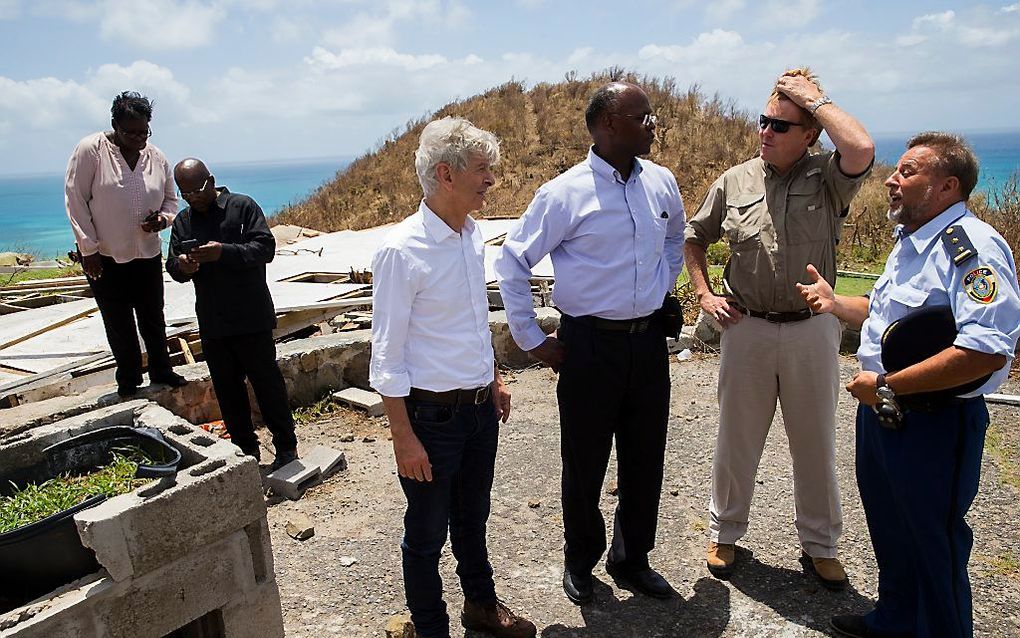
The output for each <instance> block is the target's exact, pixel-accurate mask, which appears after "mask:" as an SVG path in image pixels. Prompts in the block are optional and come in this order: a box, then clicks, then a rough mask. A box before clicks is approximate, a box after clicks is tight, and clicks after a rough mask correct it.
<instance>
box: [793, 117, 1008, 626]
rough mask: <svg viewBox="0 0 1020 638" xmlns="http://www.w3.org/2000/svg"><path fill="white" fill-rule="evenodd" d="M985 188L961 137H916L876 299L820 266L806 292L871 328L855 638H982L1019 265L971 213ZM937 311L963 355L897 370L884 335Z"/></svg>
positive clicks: (952, 350)
mask: <svg viewBox="0 0 1020 638" xmlns="http://www.w3.org/2000/svg"><path fill="white" fill-rule="evenodd" d="M977 177H978V164H977V159H976V158H975V156H974V153H973V152H972V151H971V149H970V148H969V147H968V146H967V144H966V142H964V141H963V139H962V138H959V137H957V136H954V135H950V134H946V133H922V134H920V135H917V136H915V137H914V138H912V139H911V140H910V141H909V142H907V152H906V153H904V155H903V156H902V157H901V158H900V161H899V164H898V165H897V167H896V171H895V172H894V173H893V174H892V175H891V176H890V177H889V179H888V180H886V186H887V187H888V188H889V217H890V219H891V220H892V221H894V222H897V223H898V224H899V226H897V228H896V234H897V242H896V246H895V248H893V251H892V253H891V254H890V255H889V259H888V261H887V262H886V267H885V272H884V273H883V274H882V276H881V277H880V278H879V280H878V281H877V282H876V284H875V288H874V290H873V291H872V293H871V295H870V299H869V298H868V297H846V296H843V295H835V294H833V292H832V288H831V287H830V286H829V284H828V283H827V282H826V281H825V280H824V279H821V278H820V277H819V275H818V272H817V270H815V269H814V267H813V266H809V267H808V272H809V274H810V275H811V277H812V279H814V281H815V283H813V284H810V285H799V286H798V288H799V289H800V291H801V294H802V295H803V296H804V298H805V300H806V301H807V302H808V304H809V305H810V306H811V308H812V310H813V311H815V312H831V313H834V314H835V315H836V316H838V317H840V318H842V319H845V320H846V321H847V322H848V323H850V324H852V325H857V326H861V346H860V349H859V350H858V352H857V356H858V358H859V359H860V361H861V368H862V371H861V372H860V373H859V374H857V376H856V377H854V379H853V380H852V381H851V382H850V384H849V385H848V386H847V390H849V391H850V392H851V393H852V394H853V396H854V397H855V398H857V399H858V400H859V401H860V405H859V407H858V410H857V484H858V487H859V488H860V493H861V501H862V503H863V505H864V511H865V514H866V515H867V519H868V530H869V532H870V533H871V541H872V544H873V545H874V548H875V557H876V559H877V561H878V567H879V586H878V592H879V598H878V602H877V603H876V605H875V609H874V610H873V611H872V612H870V613H869V614H867V615H866V616H856V615H849V616H837V617H835V618H833V619H832V626H833V628H834V629H835V630H836V631H837V632H838V633H839V634H840V635H843V636H855V637H871V636H952V637H957V636H971V635H973V631H974V630H973V621H972V617H971V615H972V614H971V593H970V582H969V580H968V578H967V561H968V558H969V556H970V550H971V546H972V544H973V535H972V533H971V530H970V528H969V527H968V526H967V523H966V521H965V519H964V517H965V515H966V513H967V509H968V508H969V507H970V504H971V502H972V501H973V500H974V496H975V495H976V493H977V489H978V480H979V477H980V471H981V455H982V449H983V444H984V437H985V430H986V428H987V427H988V420H989V417H988V410H987V409H986V408H985V402H984V398H983V396H982V395H983V394H985V393H987V392H993V391H994V390H995V389H996V388H998V387H999V385H1000V384H1001V383H1002V382H1003V381H1004V380H1005V378H1006V376H1007V374H1008V372H1009V368H1010V363H1011V362H1012V361H1013V358H1014V352H1015V349H1016V344H1017V338H1018V337H1020V322H1018V321H1017V317H1020V291H1018V286H1017V276H1016V264H1015V262H1014V260H1013V255H1012V253H1011V252H1010V249H1009V246H1008V245H1007V244H1006V242H1005V240H1004V239H1003V238H1002V236H1000V235H999V234H998V233H997V232H996V231H995V230H994V229H993V228H992V227H991V226H989V225H988V224H986V223H985V222H983V221H981V220H979V219H978V218H977V217H975V216H974V214H973V213H971V212H970V211H968V210H967V208H966V205H965V204H966V201H967V198H968V196H969V195H970V193H971V191H972V190H973V188H974V186H975V184H976V183H977ZM937 306H942V307H948V308H949V309H950V310H951V311H952V316H953V319H954V322H955V326H956V336H955V338H954V341H953V343H952V345H950V346H949V347H946V348H945V349H942V350H941V351H939V352H937V353H936V354H934V355H933V356H930V357H928V358H924V359H922V360H920V361H919V362H918V363H915V364H913V365H909V366H907V367H904V368H902V369H896V370H887V369H886V367H885V365H884V364H883V356H884V357H885V360H887V361H888V360H889V354H890V349H891V347H892V342H893V338H892V336H890V335H891V334H894V333H893V332H892V331H890V332H889V333H888V334H887V331H886V329H887V328H888V327H889V326H890V325H891V324H893V323H894V322H897V321H899V320H901V319H902V320H903V322H904V324H906V323H907V322H908V321H911V319H912V316H911V313H913V312H914V311H916V310H917V309H918V308H926V309H931V308H933V307H937ZM929 311H930V310H929ZM913 316H914V317H916V314H914V315H913ZM904 330H905V331H909V330H910V329H909V328H907V327H904ZM933 336H934V335H930V334H926V335H924V338H925V339H931V338H932V337H933ZM883 351H885V352H884V355H883ZM982 378H987V380H986V381H984V382H983V383H982V382H981V381H980V380H981V379H982ZM975 383H976V384H979V385H977V387H974V385H975ZM967 387H969V388H971V389H969V390H968V389H965V388H967Z"/></svg>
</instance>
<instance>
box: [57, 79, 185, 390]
mask: <svg viewBox="0 0 1020 638" xmlns="http://www.w3.org/2000/svg"><path fill="white" fill-rule="evenodd" d="M111 112H112V114H113V119H112V123H113V130H112V131H105V132H102V133H94V134H92V135H89V136H88V137H86V138H85V139H83V140H82V141H81V142H79V143H78V146H77V147H75V149H74V153H73V154H72V155H71V160H70V161H69V162H68V164H67V180H66V183H65V187H64V194H65V203H66V206H67V216H68V218H70V220H71V229H72V230H73V231H74V236H75V239H76V240H77V242H78V250H79V252H80V253H81V259H82V267H83V268H84V270H85V275H86V277H87V278H88V282H89V285H90V286H91V288H92V292H93V294H94V295H95V298H96V303H97V304H98V305H99V312H100V314H101V315H102V316H103V325H104V326H105V328H106V338H107V340H108V341H109V342H110V350H111V351H112V352H113V358H114V359H115V360H116V362H117V393H118V394H120V395H121V396H131V395H133V394H134V393H135V392H136V391H137V390H138V386H140V385H141V384H142V352H141V348H140V347H139V344H138V337H137V336H136V334H137V333H140V334H141V335H142V340H143V341H144V342H145V351H146V352H147V353H148V359H149V361H148V364H149V380H150V381H151V382H152V383H165V384H168V385H171V386H174V387H180V386H182V385H184V384H185V383H186V381H185V379H184V377H182V376H180V375H179V374H177V373H175V372H174V371H173V369H172V368H171V367H170V355H169V353H168V352H167V345H166V322H165V321H164V319H163V269H162V266H161V264H162V255H161V246H160V241H159V231H161V230H163V229H164V228H166V227H167V226H169V225H170V223H171V222H172V221H173V219H174V217H175V216H176V214H177V196H176V194H175V192H174V181H173V175H172V173H171V170H170V163H169V162H167V159H166V157H165V156H164V155H163V153H162V151H160V150H159V149H158V148H156V147H155V146H153V145H152V144H149V143H148V140H149V136H151V135H152V130H151V129H150V128H149V121H150V120H151V119H152V102H150V101H149V99H148V98H146V97H143V96H141V95H139V94H138V93H135V92H133V91H125V92H124V93H121V94H120V95H118V96H117V97H116V98H114V100H113V108H112V109H111ZM135 316H137V317H138V325H137V333H136V330H135Z"/></svg>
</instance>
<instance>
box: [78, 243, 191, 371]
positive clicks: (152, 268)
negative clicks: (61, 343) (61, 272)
mask: <svg viewBox="0 0 1020 638" xmlns="http://www.w3.org/2000/svg"><path fill="white" fill-rule="evenodd" d="M102 262H103V274H102V276H101V277H99V279H89V280H88V282H89V286H90V287H91V288H92V294H93V295H94V296H95V298H96V304H97V305H98V306H99V313H100V314H101V315H102V317H103V327H104V328H105V329H106V340H107V341H108V342H109V343H110V351H111V352H112V353H113V358H114V360H115V361H116V362H117V375H116V376H117V385H119V386H121V387H137V386H140V385H141V384H142V349H141V346H140V345H139V344H138V334H141V335H142V341H144V342H145V351H146V353H147V354H148V359H149V361H148V363H149V380H150V381H151V380H153V377H154V376H155V377H156V379H158V378H159V377H160V376H163V377H166V376H167V375H168V374H170V372H171V367H170V354H169V353H168V352H167V348H166V321H165V320H164V319H163V259H162V257H160V256H158V255H157V256H156V257H151V258H146V259H132V260H131V261H128V262H125V263H123V264H118V263H117V262H116V261H114V260H113V258H111V257H107V256H105V255H103V256H102ZM136 316H137V317H138V324H137V332H136V328H135V317H136Z"/></svg>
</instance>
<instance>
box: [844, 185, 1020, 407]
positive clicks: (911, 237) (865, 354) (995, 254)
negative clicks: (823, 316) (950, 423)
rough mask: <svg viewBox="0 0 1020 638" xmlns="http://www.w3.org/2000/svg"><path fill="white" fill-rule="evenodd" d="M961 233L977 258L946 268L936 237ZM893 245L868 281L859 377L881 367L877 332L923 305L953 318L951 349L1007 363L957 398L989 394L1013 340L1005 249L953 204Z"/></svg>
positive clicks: (1014, 300)
mask: <svg viewBox="0 0 1020 638" xmlns="http://www.w3.org/2000/svg"><path fill="white" fill-rule="evenodd" d="M953 225H958V226H962V227H963V230H964V231H965V232H966V234H967V237H969V239H970V241H971V243H972V244H973V245H974V248H975V249H976V251H977V257H971V258H970V259H968V260H966V261H965V262H963V264H962V265H959V266H958V265H956V264H954V263H953V259H952V256H951V255H950V253H949V250H948V249H947V247H946V246H945V245H944V244H943V242H942V240H941V236H942V235H943V233H945V231H946V229H948V228H949V227H950V226H953ZM896 230H897V236H898V237H899V240H898V241H897V242H896V246H895V247H894V248H893V250H892V252H891V253H890V254H889V259H888V260H887V261H886V264H885V272H883V273H882V276H881V277H879V279H878V281H877V282H875V289H874V290H873V291H872V293H871V302H870V304H869V307H868V318H867V319H866V320H865V321H864V325H863V326H862V327H861V347H860V349H858V350H857V358H858V359H859V360H860V362H861V367H862V368H863V369H864V370H868V371H871V372H880V373H881V372H885V370H884V369H883V368H882V333H884V332H885V329H886V327H888V326H889V324H891V323H892V322H894V321H896V320H897V319H901V318H902V317H904V316H905V315H906V314H908V313H909V312H911V311H913V310H915V309H917V308H920V307H922V306H932V305H947V304H948V305H949V306H950V307H951V308H952V309H953V316H954V317H955V318H956V329H957V336H956V341H955V342H954V345H956V346H959V347H961V348H967V349H969V350H976V351H978V352H987V353H989V354H1001V355H1005V356H1006V359H1007V360H1006V365H1005V366H1003V367H1002V368H1001V369H1000V370H998V371H996V372H995V373H994V374H992V377H991V378H990V379H989V380H988V382H987V383H985V384H984V385H983V386H981V387H980V388H978V389H977V390H975V391H973V392H970V393H967V394H965V395H963V396H965V397H973V396H978V395H981V394H987V393H989V392H994V391H995V390H996V389H997V388H998V387H999V386H1000V385H1001V384H1002V382H1003V381H1004V380H1005V379H1006V376H1007V375H1008V374H1009V368H1010V364H1011V363H1012V362H1013V356H1014V351H1015V349H1016V344H1017V338H1018V337H1020V292H1018V286H1017V278H1016V264H1015V262H1014V261H1013V255H1012V253H1011V252H1010V250H1009V245H1008V244H1007V243H1006V241H1005V240H1004V239H1003V238H1002V236H1001V235H999V233H997V232H996V231H995V229H994V228H992V227H991V226H989V225H988V224H986V223H985V222H983V221H981V220H980V219H978V218H977V217H975V216H974V214H973V213H971V212H970V211H968V210H967V208H966V206H964V204H963V203H962V202H960V203H958V204H955V205H953V206H951V207H949V208H948V209H946V210H945V211H943V212H942V213H941V214H940V215H939V216H938V217H935V218H934V219H932V220H931V221H929V222H928V223H926V224H925V225H924V226H921V227H920V228H918V229H917V230H916V231H914V232H913V233H909V234H908V233H904V232H903V231H902V227H897V229H896Z"/></svg>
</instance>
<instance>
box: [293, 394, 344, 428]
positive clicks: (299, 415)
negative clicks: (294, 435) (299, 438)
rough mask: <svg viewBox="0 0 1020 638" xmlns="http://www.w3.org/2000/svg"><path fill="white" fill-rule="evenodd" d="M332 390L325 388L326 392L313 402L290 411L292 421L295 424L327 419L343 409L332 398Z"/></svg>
mask: <svg viewBox="0 0 1020 638" xmlns="http://www.w3.org/2000/svg"><path fill="white" fill-rule="evenodd" d="M332 392H333V391H332V390H327V391H326V394H325V395H323V396H322V397H321V398H320V399H319V400H318V401H316V402H315V403H313V404H311V405H304V406H301V407H299V408H295V409H294V411H293V412H292V414H293V415H294V423H295V424H297V425H307V424H309V423H315V422H317V421H322V420H324V419H327V418H329V417H331V416H333V415H334V414H336V413H338V412H340V411H341V410H343V406H341V405H340V404H339V403H337V402H336V401H334V400H333V397H332V396H331V395H332Z"/></svg>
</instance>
